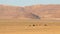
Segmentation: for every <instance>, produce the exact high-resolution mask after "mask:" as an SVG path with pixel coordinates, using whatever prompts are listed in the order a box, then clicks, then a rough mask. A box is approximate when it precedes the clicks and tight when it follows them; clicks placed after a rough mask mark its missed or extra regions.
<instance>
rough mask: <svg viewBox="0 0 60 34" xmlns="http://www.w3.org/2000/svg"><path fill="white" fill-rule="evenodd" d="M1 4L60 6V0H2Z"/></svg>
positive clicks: (0, 0)
mask: <svg viewBox="0 0 60 34" xmlns="http://www.w3.org/2000/svg"><path fill="white" fill-rule="evenodd" d="M0 4H7V5H16V6H29V5H35V4H60V0H0Z"/></svg>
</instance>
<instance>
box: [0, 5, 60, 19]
mask: <svg viewBox="0 0 60 34" xmlns="http://www.w3.org/2000/svg"><path fill="white" fill-rule="evenodd" d="M37 18H38V19H44V18H45V19H56V18H60V5H32V6H25V7H19V6H5V5H0V19H37Z"/></svg>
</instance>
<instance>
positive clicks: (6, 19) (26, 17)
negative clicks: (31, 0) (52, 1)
mask: <svg viewBox="0 0 60 34" xmlns="http://www.w3.org/2000/svg"><path fill="white" fill-rule="evenodd" d="M0 34H60V5H32V6H24V7H21V6H9V5H0Z"/></svg>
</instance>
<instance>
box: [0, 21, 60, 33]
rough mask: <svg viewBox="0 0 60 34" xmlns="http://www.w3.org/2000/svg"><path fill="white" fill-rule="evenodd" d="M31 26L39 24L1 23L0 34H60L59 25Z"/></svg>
mask: <svg viewBox="0 0 60 34" xmlns="http://www.w3.org/2000/svg"><path fill="white" fill-rule="evenodd" d="M31 24H37V23H33V22H32V23H30V22H29V23H26V22H23V23H22V22H6V21H4V22H3V21H0V34H60V26H59V25H56V24H57V23H55V24H54V23H51V24H54V25H48V26H43V25H40V26H38V25H36V26H29V25H31ZM43 24H44V23H43ZM48 24H49V23H48ZM58 24H59V23H58Z"/></svg>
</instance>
